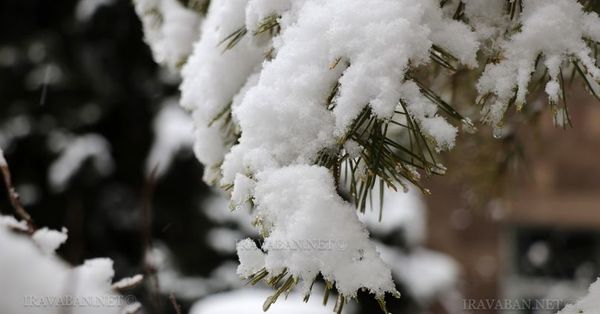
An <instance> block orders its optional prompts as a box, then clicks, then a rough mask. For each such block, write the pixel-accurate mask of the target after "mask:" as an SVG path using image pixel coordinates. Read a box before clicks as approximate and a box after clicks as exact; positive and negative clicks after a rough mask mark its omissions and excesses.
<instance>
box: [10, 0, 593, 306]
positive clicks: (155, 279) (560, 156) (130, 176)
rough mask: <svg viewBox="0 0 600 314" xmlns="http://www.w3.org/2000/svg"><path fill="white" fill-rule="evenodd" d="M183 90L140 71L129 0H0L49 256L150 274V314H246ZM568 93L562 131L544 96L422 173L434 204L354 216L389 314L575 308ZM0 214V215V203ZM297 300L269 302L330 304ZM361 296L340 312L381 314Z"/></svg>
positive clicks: (577, 134) (258, 294)
mask: <svg viewBox="0 0 600 314" xmlns="http://www.w3.org/2000/svg"><path fill="white" fill-rule="evenodd" d="M178 83H179V78H178V76H177V74H173V73H169V72H168V71H167V70H165V69H162V68H160V67H158V66H157V65H155V63H154V62H153V61H152V57H151V55H150V52H149V49H148V47H147V46H146V45H145V43H144V42H143V35H142V31H141V25H140V22H139V20H138V18H137V16H136V15H135V13H134V10H133V6H132V4H131V3H130V1H128V0H62V1H47V0H3V1H0V104H1V105H0V148H1V149H3V150H4V152H5V155H6V158H7V160H8V161H9V164H10V167H11V171H12V173H13V179H14V183H15V186H16V189H17V190H18V192H19V193H20V195H21V198H22V201H23V203H24V205H25V206H26V207H27V210H28V211H29V212H30V214H31V215H32V216H33V218H34V220H35V222H36V224H37V225H39V226H48V227H51V228H55V229H60V228H61V227H63V226H64V227H66V228H67V229H68V230H69V240H68V241H67V243H66V244H65V245H64V246H63V247H61V248H60V249H59V254H60V255H61V256H62V257H63V258H64V259H65V260H67V261H68V262H70V263H72V264H80V263H81V262H82V261H83V260H85V259H87V258H92V257H101V256H106V257H110V258H112V259H113V260H114V263H115V265H114V268H115V271H116V275H115V278H122V277H126V276H131V275H134V274H138V273H143V274H146V279H145V283H144V284H143V285H142V286H140V287H138V288H136V289H135V290H134V291H132V292H131V293H133V294H135V295H136V297H137V299H138V300H139V301H140V302H142V303H143V305H144V309H143V312H144V313H175V309H174V308H173V306H172V304H171V301H170V300H169V297H170V296H171V295H173V296H174V297H175V298H176V300H177V302H178V303H179V304H180V305H181V306H182V310H183V312H184V313H187V312H188V311H189V310H190V309H191V308H192V305H193V304H194V302H196V301H198V300H201V301H200V302H201V303H200V304H198V305H196V307H195V310H194V311H195V313H198V314H202V313H211V310H210V308H211V306H213V307H217V308H221V309H224V305H223V304H224V303H225V304H227V305H228V306H236V304H237V306H238V307H239V306H241V307H242V308H243V309H244V310H243V311H241V312H240V311H239V310H234V309H233V307H232V308H231V309H230V312H227V311H228V310H226V309H225V310H223V311H224V313H254V312H257V313H258V312H260V306H261V305H262V301H263V300H264V298H265V297H266V296H267V294H266V292H265V291H264V290H260V289H258V290H252V292H249V290H248V287H247V286H245V282H243V281H241V280H240V279H238V278H237V276H236V275H235V268H236V266H237V261H236V256H235V248H234V246H235V242H236V241H237V240H239V239H241V238H243V237H246V236H255V234H254V231H253V229H252V228H251V225H250V218H249V216H248V215H244V214H235V213H230V212H229V211H228V209H227V202H226V200H224V198H223V197H222V196H220V195H219V194H218V192H217V191H213V190H211V189H210V188H209V187H207V186H206V185H205V184H204V183H203V182H202V171H203V170H202V166H201V164H200V163H199V162H197V161H196V159H195V158H194V156H193V153H192V150H191V146H192V141H193V138H192V132H191V130H192V125H191V122H190V120H189V119H188V118H187V116H186V114H185V112H183V111H182V110H181V109H179V107H178V106H177V98H178V89H177V86H178ZM567 97H568V99H569V104H570V109H571V114H572V121H573V124H574V128H573V129H568V130H563V129H560V128H556V127H554V126H553V125H552V122H551V121H552V118H551V116H550V115H549V114H548V111H547V110H541V109H542V108H543V107H544V106H545V100H544V99H539V100H538V101H535V102H534V108H539V109H540V110H534V111H533V114H531V115H530V116H528V118H527V119H528V120H527V121H521V122H522V123H521V125H527V126H520V127H514V129H512V130H511V131H510V134H509V135H507V136H504V137H502V138H500V139H492V137H491V136H490V132H482V135H464V136H463V137H462V138H461V143H459V145H458V147H459V148H458V149H457V150H456V151H454V152H452V154H450V155H448V156H444V158H445V161H446V165H447V166H448V168H449V171H448V173H447V175H446V176H444V177H433V178H428V179H426V185H427V186H429V187H430V189H431V190H432V192H433V195H431V196H428V197H425V198H423V197H421V196H419V195H417V194H415V193H412V192H411V193H409V194H406V195H404V194H403V195H392V194H390V195H389V196H386V197H387V198H389V200H386V203H385V204H386V205H385V206H386V214H385V215H384V220H386V218H387V221H386V222H385V223H383V224H381V223H378V222H376V221H374V220H373V219H370V218H369V217H367V218H366V220H367V223H368V225H369V226H370V227H371V229H372V231H373V234H374V237H375V238H377V239H378V240H377V241H379V243H380V245H381V246H382V247H383V250H384V257H385V258H386V259H387V261H388V263H390V264H391V267H392V269H393V272H394V276H395V278H396V280H397V281H398V286H399V290H400V291H401V292H402V294H403V297H402V298H401V299H400V300H389V305H390V309H391V310H392V311H393V312H394V313H463V312H477V313H497V312H500V311H499V310H495V309H490V308H488V309H472V308H466V306H465V304H466V303H465V302H468V300H484V299H495V300H502V299H518V298H523V299H540V300H544V299H546V300H563V301H569V300H572V299H574V298H576V297H578V296H580V295H582V294H583V293H584V292H585V290H586V289H587V286H588V285H589V284H590V283H591V282H592V281H593V280H594V279H595V278H596V277H597V276H598V274H599V270H600V165H598V156H600V104H598V103H597V102H594V100H593V99H592V98H591V97H590V96H588V93H587V92H586V91H585V90H584V88H583V87H582V84H581V83H580V82H574V83H573V85H572V87H570V88H569V90H568V93H567ZM475 109H476V108H475ZM0 212H1V213H2V214H11V213H12V209H11V207H10V203H9V201H8V199H7V198H6V196H5V195H4V194H2V195H1V196H0ZM386 215H387V217H386ZM0 249H1V248H0ZM239 289H243V290H239ZM232 290H236V291H235V292H230V293H229V294H227V291H232ZM320 291H322V288H321V289H320ZM319 293H322V292H315V294H314V296H313V299H319V298H320V295H319ZM296 297H297V296H296ZM292 299H293V296H290V300H288V301H287V303H288V304H289V305H290V307H292V309H290V308H287V309H286V308H284V307H285V305H284V304H280V303H283V301H279V303H278V304H276V305H275V306H274V308H273V309H274V310H279V311H280V312H281V313H292V310H293V309H295V310H297V311H298V313H309V312H310V313H317V312H323V313H327V312H329V311H330V310H331V307H332V304H331V301H330V304H329V307H327V308H322V307H320V306H319V305H318V303H319V301H320V300H317V301H316V303H317V305H314V304H313V303H314V302H313V301H314V300H313V301H311V304H310V305H303V304H300V303H299V302H300V301H299V300H298V299H297V298H296V299H294V300H292ZM359 299H360V300H361V302H360V305H356V304H354V306H350V307H349V308H348V313H375V312H376V311H377V304H376V302H375V301H373V300H372V299H371V298H370V297H368V296H365V295H361V296H360V297H359ZM202 302H204V303H202ZM223 302H224V303H223ZM294 302H296V303H294ZM303 306H304V307H303ZM255 307H257V309H256V310H254V311H253V310H252V309H254V308H255ZM213 309H214V308H213ZM552 310H554V309H546V310H544V309H538V310H534V309H521V310H512V311H508V310H506V311H504V312H506V313H546V312H547V313H550V312H552ZM236 311H237V312H236ZM311 311H312V312H311Z"/></svg>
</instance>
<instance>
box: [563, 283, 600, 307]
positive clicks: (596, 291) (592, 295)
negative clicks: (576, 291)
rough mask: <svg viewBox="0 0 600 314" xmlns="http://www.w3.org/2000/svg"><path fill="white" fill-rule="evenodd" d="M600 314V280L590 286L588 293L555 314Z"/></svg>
mask: <svg viewBox="0 0 600 314" xmlns="http://www.w3.org/2000/svg"><path fill="white" fill-rule="evenodd" d="M597 313H600V279H598V280H596V282H594V283H593V284H592V285H590V289H589V293H588V295H586V296H585V297H583V298H581V299H580V300H579V301H577V302H576V303H575V304H569V305H567V306H565V307H564V308H563V309H562V310H560V311H558V313H557V314H597Z"/></svg>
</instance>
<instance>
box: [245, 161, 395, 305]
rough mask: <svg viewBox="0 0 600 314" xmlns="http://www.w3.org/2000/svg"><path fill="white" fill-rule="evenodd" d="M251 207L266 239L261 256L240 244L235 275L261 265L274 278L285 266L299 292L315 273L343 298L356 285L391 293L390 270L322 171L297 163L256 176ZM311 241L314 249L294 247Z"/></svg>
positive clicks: (356, 218) (378, 292)
mask: <svg viewBox="0 0 600 314" xmlns="http://www.w3.org/2000/svg"><path fill="white" fill-rule="evenodd" d="M255 203H256V209H255V210H256V212H257V216H258V222H259V227H260V229H261V234H266V235H267V236H266V237H265V243H264V245H263V249H265V251H266V252H264V253H263V252H261V251H260V250H259V249H258V248H256V247H252V246H251V245H250V243H249V242H248V241H249V240H244V241H242V242H240V244H239V245H238V254H239V256H240V268H238V273H239V274H240V275H241V276H243V277H248V276H250V275H251V274H252V271H256V270H257V269H260V268H262V267H261V266H264V267H266V269H267V270H268V271H269V273H271V274H274V275H275V274H278V273H280V272H282V271H283V270H284V268H286V269H287V271H288V274H291V275H293V276H295V277H297V278H299V279H300V280H301V285H302V286H303V287H304V289H307V288H308V286H310V284H311V283H312V281H313V279H314V278H315V277H316V276H317V275H318V274H319V273H321V274H322V275H323V277H324V278H326V279H328V280H330V281H332V282H333V281H335V285H336V288H337V290H338V291H339V292H340V293H342V294H343V295H344V296H346V297H354V296H355V295H356V291H357V290H358V289H360V288H362V287H364V288H366V289H368V290H369V291H370V292H371V293H373V294H375V295H376V296H377V297H381V296H383V294H384V293H385V292H390V293H395V292H396V290H395V287H394V283H393V282H392V278H391V273H390V270H389V269H388V268H387V266H386V265H385V264H384V263H383V262H382V261H381V259H380V257H379V253H378V252H377V251H376V250H375V246H374V245H373V243H371V242H370V241H369V236H368V232H367V230H366V229H365V228H364V226H363V224H362V223H361V222H360V221H359V220H358V217H357V214H356V211H355V210H354V207H353V206H352V205H351V204H349V203H347V202H345V201H343V200H342V199H341V197H340V196H339V195H337V193H336V190H335V187H334V185H333V178H332V176H331V174H330V173H329V171H328V170H327V169H325V168H322V167H317V166H303V165H299V166H290V167H285V168H282V169H276V170H271V171H266V172H263V173H260V174H259V176H258V183H257V185H256V191H255ZM314 242H316V243H317V244H318V245H319V246H317V247H312V248H311V247H309V248H308V249H305V248H304V247H296V245H297V244H298V243H301V244H314ZM261 255H264V265H260V259H261V258H262V257H261ZM259 267H260V268H259Z"/></svg>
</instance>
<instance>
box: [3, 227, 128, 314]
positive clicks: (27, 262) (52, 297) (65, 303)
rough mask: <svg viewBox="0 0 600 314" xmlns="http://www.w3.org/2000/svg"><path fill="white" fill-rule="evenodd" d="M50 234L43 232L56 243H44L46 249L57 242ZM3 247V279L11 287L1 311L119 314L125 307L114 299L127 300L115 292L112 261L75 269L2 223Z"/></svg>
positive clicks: (55, 236) (6, 293)
mask: <svg viewBox="0 0 600 314" xmlns="http://www.w3.org/2000/svg"><path fill="white" fill-rule="evenodd" d="M43 234H45V236H41V235H43ZM49 234H50V233H49V232H42V233H40V234H39V235H40V236H38V237H42V238H44V237H45V238H46V239H45V240H48V238H53V239H54V240H53V241H46V243H54V244H52V245H50V244H48V245H47V246H45V247H44V251H46V250H47V249H49V248H50V247H51V246H53V245H55V244H56V243H57V242H58V241H57V238H59V236H57V235H56V234H54V235H52V236H49ZM0 247H2V250H0V265H2V267H1V268H0V282H1V283H2V286H3V287H10V289H3V291H2V294H1V295H0V312H2V313H56V314H59V313H64V311H68V312H69V313H74V314H80V313H86V314H87V313H90V314H91V313H98V314H100V313H102V314H110V313H115V314H117V313H121V308H122V307H123V306H125V305H126V304H125V302H122V303H120V302H114V300H124V299H119V296H118V295H117V294H115V293H114V292H113V291H112V288H111V285H110V281H111V279H112V276H113V274H114V271H113V269H112V261H111V260H110V259H93V260H88V261H86V262H85V263H84V264H83V265H82V266H79V267H75V268H71V267H70V266H68V265H67V264H66V263H65V262H63V261H61V260H60V259H58V258H57V257H56V256H55V255H54V254H50V255H48V254H45V253H44V251H42V250H40V247H38V246H37V245H36V244H35V243H34V241H32V240H31V239H29V238H28V237H27V236H25V235H23V234H16V233H14V232H12V231H10V230H9V229H7V228H6V227H5V226H0ZM102 300H104V303H103V301H102ZM106 300H113V302H106ZM75 302H78V303H75ZM86 302H87V303H86Z"/></svg>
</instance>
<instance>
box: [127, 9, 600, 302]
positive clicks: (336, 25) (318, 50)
mask: <svg viewBox="0 0 600 314" xmlns="http://www.w3.org/2000/svg"><path fill="white" fill-rule="evenodd" d="M589 5H590V1H583V2H582V3H580V2H578V1H576V0H510V1H508V0H491V1H490V0H463V1H458V0H442V1H437V0H421V1H410V0H371V1H359V0H294V1H291V0H212V1H210V4H209V5H208V10H207V11H206V14H205V16H204V15H203V14H204V11H203V10H200V11H193V10H189V9H186V8H185V6H184V5H181V4H180V3H179V2H178V1H177V0H136V9H137V12H138V14H140V17H141V19H142V21H143V24H144V30H145V34H146V41H147V42H148V43H149V45H150V46H151V48H152V51H153V52H154V56H155V58H156V61H157V62H159V63H162V64H165V65H167V66H169V67H171V68H178V66H179V65H181V64H182V62H183V60H187V61H186V62H185V64H184V65H183V67H182V69H181V76H182V84H181V105H182V106H183V107H184V108H186V109H187V110H189V111H190V113H191V114H192V116H193V119H194V124H195V125H194V127H195V134H196V144H195V153H196V155H197V157H198V159H199V160H200V161H201V162H202V163H203V164H204V165H205V180H206V181H207V182H208V183H211V184H215V185H219V186H221V187H222V188H223V189H225V190H227V191H229V192H230V193H231V205H232V206H233V207H244V208H247V207H248V206H250V207H252V208H253V211H254V215H255V217H256V219H255V224H256V226H257V228H258V229H259V230H260V233H261V235H262V236H263V237H264V239H265V242H264V243H265V244H264V245H263V246H262V247H260V248H259V247H257V246H256V244H255V243H254V242H253V241H252V240H244V241H242V242H240V243H239V245H238V253H239V257H240V267H239V269H238V272H239V274H240V275H241V276H243V277H246V278H249V279H250V281H251V282H257V281H259V280H261V279H266V281H267V282H268V283H271V284H272V285H273V286H275V287H276V289H277V292H276V293H275V294H274V296H273V297H271V298H269V299H268V300H267V302H266V303H265V307H266V308H268V306H269V305H270V304H271V303H272V302H274V301H275V300H276V298H277V296H279V295H280V294H282V293H286V292H288V291H289V290H291V289H292V288H293V287H294V286H296V285H297V284H299V285H300V287H301V289H302V292H303V293H306V294H308V293H310V287H311V286H312V282H313V281H314V280H315V279H316V278H317V276H319V275H321V276H323V277H324V279H325V280H326V282H327V283H328V285H327V286H328V287H335V290H337V291H338V293H339V294H340V298H338V301H337V304H336V309H337V310H338V311H339V310H340V309H341V307H342V305H343V303H344V302H346V301H347V300H348V299H350V298H353V297H355V296H356V292H357V291H358V290H360V289H367V290H368V291H370V292H371V293H373V294H374V295H375V297H376V298H378V299H379V300H381V304H382V307H385V306H384V301H383V297H384V295H385V294H386V293H391V294H394V295H396V290H395V288H394V283H393V282H392V279H391V275H390V271H389V268H388V267H387V266H386V265H385V264H384V263H383V262H382V261H381V259H380V257H379V253H378V252H377V251H376V250H375V247H374V245H373V243H371V242H370V240H369V235H368V232H367V230H366V229H365V227H364V225H363V224H362V223H360V221H359V220H358V214H357V211H356V210H353V209H354V208H358V209H360V210H364V208H365V207H366V206H365V203H366V202H367V200H368V199H369V198H370V197H371V192H372V191H373V189H374V188H375V187H376V186H379V191H383V190H384V188H385V187H388V188H392V189H397V188H400V187H405V186H406V184H407V183H414V184H416V185H417V186H419V182H418V180H419V177H420V173H423V172H424V173H426V174H429V173H438V174H442V173H443V172H444V170H445V168H444V167H443V165H441V164H440V163H439V162H438V160H437V156H436V153H437V152H438V151H440V150H448V149H451V148H452V147H453V146H454V143H455V138H456V136H457V134H458V132H459V130H458V128H457V126H458V125H460V124H462V125H463V126H466V127H467V128H468V129H473V126H472V124H471V122H470V120H469V119H468V118H466V117H463V116H462V115H461V114H460V113H459V112H458V111H457V110H455V108H454V107H452V106H451V105H450V104H448V103H447V102H446V101H444V100H443V97H440V96H439V95H438V94H437V93H436V92H435V91H433V90H432V89H430V88H429V87H428V86H427V82H426V80H424V78H423V75H420V74H419V70H422V69H425V72H427V71H428V69H429V70H430V69H431V68H433V67H438V68H444V69H448V70H449V71H455V70H457V68H461V69H464V70H469V71H475V72H476V73H481V76H480V78H479V81H478V82H476V83H475V82H473V87H476V88H477V90H478V92H479V101H478V102H479V103H480V104H482V105H484V107H483V110H482V112H481V115H482V117H481V120H482V121H483V122H486V123H489V124H491V125H492V127H493V128H494V129H495V130H498V129H501V127H502V123H503V120H504V116H505V114H506V112H507V111H508V110H510V109H512V108H513V107H515V108H516V109H517V111H519V110H521V109H524V108H525V104H526V102H527V96H528V95H530V94H532V93H533V89H534V86H532V85H540V84H538V83H541V85H545V87H544V90H545V92H546V93H547V94H548V99H549V103H550V104H551V107H552V110H553V112H554V116H555V118H554V119H555V122H556V123H557V124H558V125H565V124H568V123H569V118H568V111H567V108H566V103H565V99H564V96H563V95H564V83H563V80H564V72H565V71H569V72H573V73H575V72H576V73H578V74H579V75H580V76H581V77H582V78H583V79H584V81H585V82H586V84H587V86H588V88H589V89H590V91H591V92H592V93H593V94H595V95H599V91H600V88H599V87H598V81H600V69H598V67H597V65H596V62H595V59H596V56H595V55H594V53H593V51H597V47H596V46H597V45H598V42H600V19H599V18H598V16H597V15H596V13H593V12H590V9H589ZM198 12H200V13H198ZM179 16H180V17H181V18H179ZM198 25H200V27H198ZM197 32H199V34H200V35H196V33H197ZM198 36H199V37H198ZM197 37H198V38H199V39H198V40H197V41H196V42H195V43H194V44H193V48H192V46H191V43H192V41H193V40H192V39H193V38H197ZM188 55H189V57H188ZM428 73H434V72H433V71H429V72H428ZM430 76H431V75H430ZM532 82H535V83H536V84H532ZM473 102H475V100H473ZM422 189H423V191H427V190H426V189H424V188H422ZM347 194H349V197H347V199H350V201H347V200H345V199H344V198H343V197H342V196H344V195H347ZM299 239H320V240H332V241H341V242H343V243H346V244H347V247H345V248H344V249H343V250H329V251H320V252H314V251H289V250H287V251H286V250H274V249H272V245H270V244H272V243H278V242H285V241H288V242H289V241H294V240H299Z"/></svg>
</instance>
